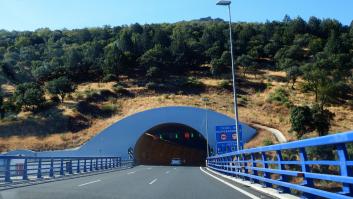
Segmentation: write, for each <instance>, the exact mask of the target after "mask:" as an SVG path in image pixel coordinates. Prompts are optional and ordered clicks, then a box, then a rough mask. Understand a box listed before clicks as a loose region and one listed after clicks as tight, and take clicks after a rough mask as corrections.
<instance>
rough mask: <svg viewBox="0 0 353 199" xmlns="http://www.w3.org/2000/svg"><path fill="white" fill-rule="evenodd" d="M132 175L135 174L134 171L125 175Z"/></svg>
mask: <svg viewBox="0 0 353 199" xmlns="http://www.w3.org/2000/svg"><path fill="white" fill-rule="evenodd" d="M134 173H136V171H132V172H129V173H127V175H130V174H134Z"/></svg>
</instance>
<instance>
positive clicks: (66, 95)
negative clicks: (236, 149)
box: [0, 16, 353, 151]
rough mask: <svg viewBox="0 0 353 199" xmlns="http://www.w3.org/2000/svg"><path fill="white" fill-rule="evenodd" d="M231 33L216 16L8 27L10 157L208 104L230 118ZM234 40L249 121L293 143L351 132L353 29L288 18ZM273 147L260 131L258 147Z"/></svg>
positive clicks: (5, 142)
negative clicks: (150, 113) (168, 110)
mask: <svg viewBox="0 0 353 199" xmlns="http://www.w3.org/2000/svg"><path fill="white" fill-rule="evenodd" d="M228 30H229V26H228V24H227V23H226V22H225V21H222V20H219V19H212V18H204V19H201V20H193V21H182V22H178V23H163V24H144V25H140V24H138V23H136V24H132V25H129V26H115V27H110V26H104V27H96V28H83V29H73V30H68V29H62V30H50V29H48V28H42V29H37V30H35V31H11V32H10V31H6V30H0V86H1V90H0V150H1V151H7V150H11V149H17V148H27V149H33V150H52V149H63V148H68V147H76V146H79V145H80V144H82V143H84V142H85V141H87V140H89V139H90V138H91V137H92V136H94V135H95V134H96V133H98V132H100V131H101V130H103V129H104V128H106V127H107V126H109V125H111V124H113V123H114V122H116V121H117V120H119V119H121V118H122V117H125V116H128V115H131V114H133V113H136V112H139V111H143V110H146V109H150V108H155V107H160V106H169V105H190V106H198V107H203V106H204V104H203V102H202V101H201V98H202V97H208V98H210V103H209V105H208V107H209V108H210V109H213V110H215V111H219V112H222V113H225V114H227V115H229V116H232V115H233V114H232V109H233V108H232V91H231V90H232V89H231V88H232V87H231V81H230V80H231V75H230V74H231V67H230V66H231V61H230V60H231V53H230V52H229V44H230V43H229V41H228V38H229V35H228ZM232 32H233V34H234V37H233V38H234V39H233V41H232V42H233V44H234V51H235V53H234V58H235V59H236V60H235V63H236V69H237V71H238V73H237V84H238V88H239V104H240V110H239V111H240V113H239V116H240V118H241V120H242V121H243V122H246V123H249V124H251V123H256V124H262V125H265V126H269V127H273V128H276V129H279V130H280V131H282V132H284V134H285V136H286V137H287V138H288V140H295V139H304V138H307V137H311V136H323V135H327V134H328V133H334V132H342V131H346V130H351V129H353V127H352V120H353V118H352V117H353V114H352V106H353V100H352V99H353V23H352V24H351V25H350V26H348V25H343V24H341V23H340V22H339V21H337V20H335V19H319V18H317V17H310V19H309V20H308V21H305V20H303V19H302V18H301V17H297V18H294V19H292V18H290V17H289V16H285V18H284V19H283V21H267V22H266V23H234V24H233V26H232ZM291 129H292V130H293V132H292V131H291ZM274 142H275V140H274V139H273V137H271V135H270V134H269V133H268V132H267V133H266V132H264V131H260V134H259V135H258V136H257V137H256V138H255V139H254V140H253V141H252V142H251V143H249V145H248V147H251V146H257V145H262V144H267V145H268V144H271V143H274Z"/></svg>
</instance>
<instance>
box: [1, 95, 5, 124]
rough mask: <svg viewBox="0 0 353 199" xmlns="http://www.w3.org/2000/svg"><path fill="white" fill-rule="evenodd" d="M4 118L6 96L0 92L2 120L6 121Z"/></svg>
mask: <svg viewBox="0 0 353 199" xmlns="http://www.w3.org/2000/svg"><path fill="white" fill-rule="evenodd" d="M4 117H5V108H4V96H3V95H2V93H1V91H0V119H4Z"/></svg>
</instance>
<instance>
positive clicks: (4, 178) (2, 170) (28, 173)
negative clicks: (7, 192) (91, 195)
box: [0, 156, 133, 186]
mask: <svg viewBox="0 0 353 199" xmlns="http://www.w3.org/2000/svg"><path fill="white" fill-rule="evenodd" d="M132 166H133V161H131V160H122V159H121V158H120V157H23V156H0V185H4V186H6V185H8V184H12V183H15V182H23V181H29V180H38V179H50V178H55V177H62V176H69V175H73V174H83V173H88V172H95V171H103V170H109V169H114V168H121V167H132Z"/></svg>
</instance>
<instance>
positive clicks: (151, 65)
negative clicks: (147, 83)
mask: <svg viewBox="0 0 353 199" xmlns="http://www.w3.org/2000/svg"><path fill="white" fill-rule="evenodd" d="M170 57H171V55H170V52H169V50H168V49H166V48H164V47H162V46H161V45H159V44H158V45H156V46H154V47H153V48H152V49H150V50H148V51H147V52H145V53H144V54H143V55H142V56H141V57H140V58H139V59H138V62H139V64H140V66H141V67H142V68H143V69H144V71H146V72H147V74H149V77H151V78H157V77H161V75H162V73H161V72H167V73H170V72H171V68H168V66H169V64H170Z"/></svg>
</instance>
